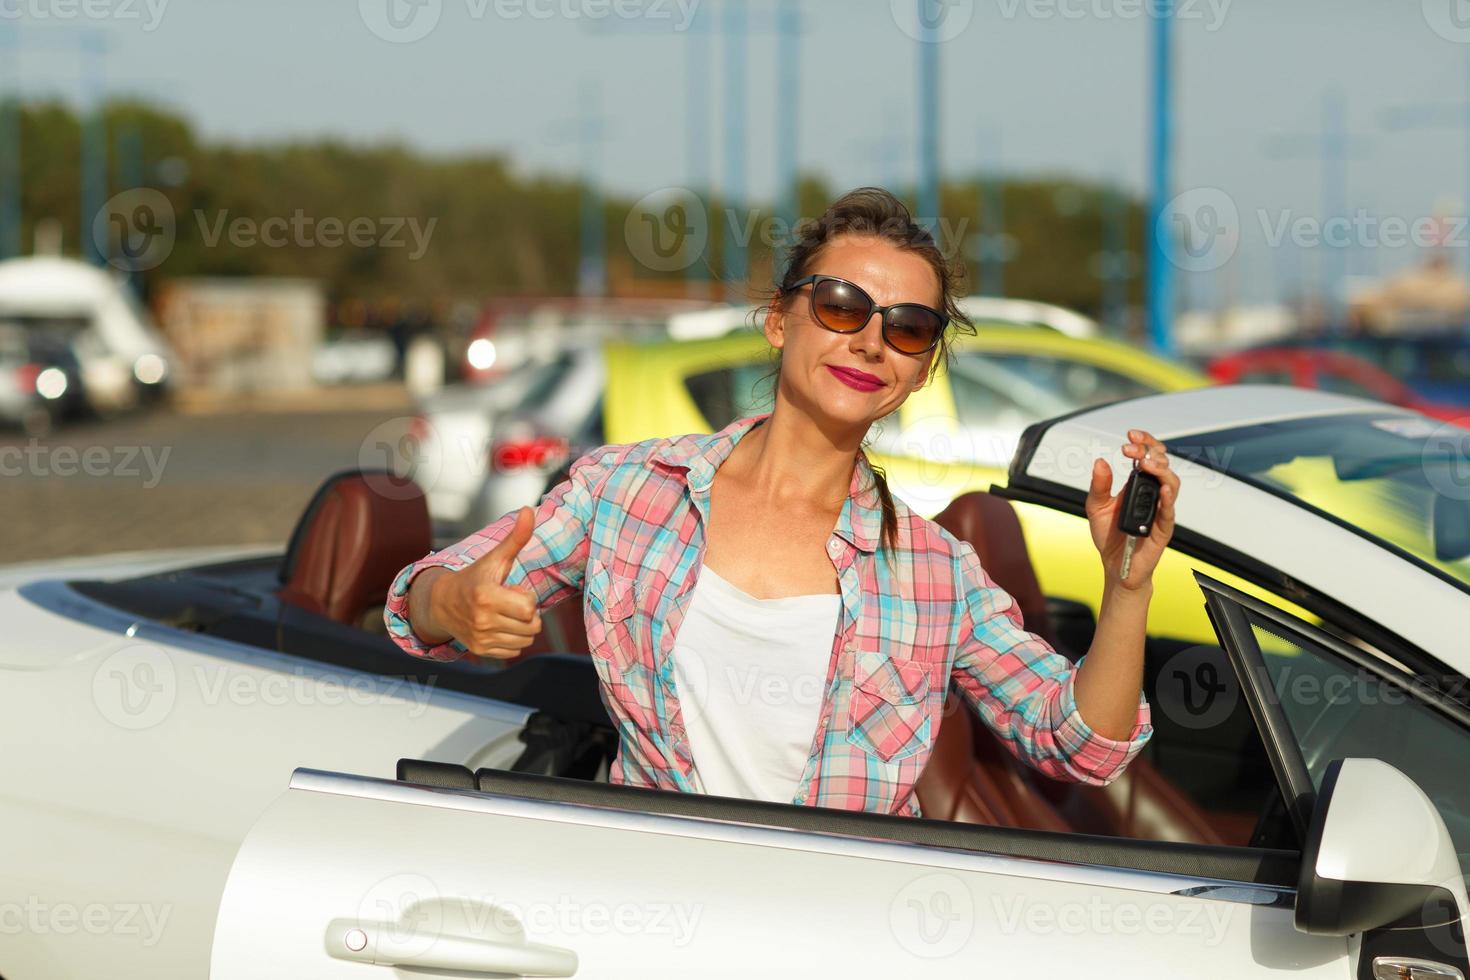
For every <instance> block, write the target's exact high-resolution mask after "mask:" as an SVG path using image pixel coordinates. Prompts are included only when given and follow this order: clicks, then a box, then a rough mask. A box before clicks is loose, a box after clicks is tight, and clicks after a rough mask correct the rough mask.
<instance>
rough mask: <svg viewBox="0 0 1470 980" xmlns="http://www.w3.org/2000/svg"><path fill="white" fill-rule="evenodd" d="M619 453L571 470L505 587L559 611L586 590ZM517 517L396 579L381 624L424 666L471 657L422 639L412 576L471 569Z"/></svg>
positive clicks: (454, 646)
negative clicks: (600, 504) (593, 531)
mask: <svg viewBox="0 0 1470 980" xmlns="http://www.w3.org/2000/svg"><path fill="white" fill-rule="evenodd" d="M618 448H620V447H608V446H604V447H602V448H601V449H596V450H593V451H592V452H590V453H587V454H586V455H585V456H582V457H580V458H579V459H578V460H577V461H576V462H574V463H573V464H572V466H571V470H570V473H569V475H568V478H567V479H566V480H564V481H562V482H561V483H559V484H557V485H556V486H555V487H553V488H552V489H551V490H550V492H548V493H547V494H546V496H544V497H542V498H541V502H540V503H539V504H538V505H537V506H536V510H535V525H536V526H535V529H534V530H533V531H532V532H531V539H530V540H529V541H527V542H526V546H525V547H524V548H522V549H521V550H520V553H519V554H518V555H517V556H516V560H515V562H514V563H513V565H512V566H511V570H510V572H509V573H508V574H507V575H506V578H505V584H506V585H525V586H527V587H528V588H530V589H531V590H532V591H534V592H535V593H536V604H537V606H538V608H541V609H545V608H546V607H548V606H552V605H555V604H556V603H557V602H559V601H561V600H562V599H564V598H566V597H567V596H569V595H571V594H573V593H574V592H576V591H577V590H578V589H580V588H581V587H582V576H583V573H584V572H585V570H586V566H587V548H588V529H589V528H590V527H591V526H592V513H593V508H594V506H595V495H596V492H597V489H598V487H599V486H600V484H601V481H602V479H603V477H604V476H605V475H606V473H607V470H608V466H609V463H610V461H611V460H612V459H613V458H614V457H615V456H616V450H617V449H618ZM516 513H517V512H516V511H512V512H511V513H509V514H506V515H504V516H503V517H501V518H499V519H498V520H496V521H494V522H492V523H490V524H488V525H486V526H485V527H483V528H481V529H480V530H479V531H476V532H475V533H474V534H471V535H470V536H469V537H467V538H465V539H463V540H462V541H459V542H458V543H456V544H452V545H450V546H449V547H447V548H443V549H441V550H439V551H436V552H431V553H430V554H428V555H425V556H424V557H423V558H420V559H419V560H418V561H416V562H414V563H413V564H411V565H409V566H408V567H407V568H404V569H403V570H402V571H400V572H399V573H398V574H397V575H396V576H395V577H394V579H393V584H392V586H391V587H390V588H389V589H388V601H387V605H386V608H385V609H384V610H383V621H384V622H385V623H386V624H387V627H388V635H389V636H391V637H392V638H393V642H395V643H397V644H398V646H400V647H401V648H402V649H403V650H404V651H405V652H407V653H411V654H413V655H414V656H416V657H423V658H424V659H426V660H457V659H459V658H460V657H461V656H463V655H464V654H466V653H468V652H469V651H468V650H467V649H466V648H465V646H464V645H463V644H462V643H460V642H459V641H458V640H455V639H452V638H451V639H450V640H448V641H447V642H444V643H439V644H428V643H425V642H424V641H423V640H421V639H419V637H418V635H417V634H416V633H414V631H413V626H412V624H411V623H409V621H408V590H409V587H410V586H411V585H412V584H413V580H414V576H416V575H418V574H419V572H422V571H423V570H424V569H426V568H432V567H434V566H436V565H437V566H442V567H444V568H449V569H452V570H455V571H458V570H459V569H461V568H464V567H466V566H468V565H470V564H473V563H474V562H475V561H476V560H478V559H479V558H481V557H482V556H483V555H485V554H486V553H487V552H489V551H490V550H491V549H492V548H494V547H495V546H496V545H497V544H499V543H500V542H501V541H502V540H504V539H505V537H506V535H508V534H509V533H510V531H511V529H512V528H513V527H514V526H515V521H516Z"/></svg>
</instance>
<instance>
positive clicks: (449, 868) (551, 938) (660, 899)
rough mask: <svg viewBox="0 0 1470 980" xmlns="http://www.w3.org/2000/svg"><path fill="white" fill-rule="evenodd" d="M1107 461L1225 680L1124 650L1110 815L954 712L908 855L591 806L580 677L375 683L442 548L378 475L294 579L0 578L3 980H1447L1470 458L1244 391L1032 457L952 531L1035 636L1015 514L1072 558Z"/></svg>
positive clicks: (1094, 798) (755, 822)
mask: <svg viewBox="0 0 1470 980" xmlns="http://www.w3.org/2000/svg"><path fill="white" fill-rule="evenodd" d="M1131 427H1143V428H1146V429H1149V430H1151V431H1152V432H1154V433H1155V434H1157V435H1159V436H1160V437H1161V438H1163V439H1164V440H1165V441H1166V442H1167V443H1169V446H1170V454H1171V457H1173V458H1174V460H1175V465H1176V466H1177V468H1178V469H1179V470H1180V472H1181V478H1182V479H1183V482H1184V484H1185V486H1184V492H1183V494H1182V496H1181V500H1180V507H1179V513H1178V523H1179V527H1178V531H1177V532H1176V537H1175V542H1174V543H1175V546H1176V549H1177V551H1178V552H1179V554H1177V555H1173V556H1171V557H1170V560H1171V561H1177V562H1179V563H1184V562H1188V563H1189V564H1190V566H1191V567H1192V568H1193V569H1194V576H1193V579H1194V581H1195V583H1196V585H1195V586H1193V588H1194V589H1195V593H1194V595H1193V597H1192V598H1190V599H1189V600H1188V603H1189V604H1190V605H1192V607H1193V608H1196V609H1198V608H1199V607H1200V606H1201V605H1203V606H1204V607H1206V608H1207V609H1208V613H1209V617H1210V621H1211V622H1212V623H1213V625H1214V626H1215V628H1216V630H1217V632H1218V636H1219V643H1218V645H1208V646H1187V645H1185V644H1182V643H1169V642H1164V641H1151V642H1150V645H1149V649H1148V658H1147V665H1146V677H1145V686H1146V691H1147V694H1148V698H1149V701H1150V704H1151V705H1152V706H1153V722H1154V726H1155V734H1154V737H1153V739H1152V740H1151V741H1150V743H1149V745H1148V747H1147V749H1146V750H1145V752H1144V754H1143V755H1141V756H1140V757H1139V758H1138V759H1137V760H1135V762H1134V763H1133V765H1131V766H1130V767H1129V769H1128V771H1127V772H1126V773H1124V775H1123V776H1122V777H1120V778H1119V779H1118V780H1117V781H1115V782H1114V783H1112V784H1111V785H1109V786H1108V787H1086V786H1078V785H1070V784H1062V783H1055V782H1051V781H1049V780H1046V779H1042V778H1040V777H1039V776H1037V775H1036V774H1035V773H1032V772H1031V771H1030V770H1027V769H1025V767H1024V766H1022V765H1020V764H1019V763H1017V762H1016V761H1015V760H1014V759H1012V758H1010V757H1009V755H1008V754H1007V753H1006V752H1005V751H1004V750H1003V749H999V748H998V743H997V742H996V740H995V739H993V738H992V737H991V736H990V734H989V732H988V730H987V729H986V728H985V727H984V726H983V725H980V724H977V723H974V722H972V720H971V719H970V718H969V716H968V715H967V714H966V713H964V712H957V713H949V714H947V715H946V716H945V720H944V724H943V727H942V729H941V734H940V736H939V739H938V742H937V743H936V745H935V747H934V750H933V752H932V754H931V756H930V758H929V760H928V766H927V768H926V770H925V775H924V777H923V779H922V780H921V783H920V787H919V792H920V802H921V805H922V806H923V810H924V813H925V817H924V818H921V819H914V818H901V817H891V816H885V815H878V814H862V813H849V812H841V811H829V810H824V809H819V808H814V807H803V806H794V805H783V804H771V803H759V802H750V801H740V800H731V799H724V798H719V797H706V796H694V795H681V794H677V793H667V792H661V791H653V790H643V789H637V788H631V787H622V786H611V785H608V784H607V782H606V773H607V764H608V761H609V757H610V753H611V752H612V751H613V749H614V746H615V739H614V734H613V732H612V731H611V730H609V728H608V726H607V719H606V716H605V714H604V713H603V709H602V705H601V702H600V700H599V698H598V693H597V688H596V678H595V674H594V672H593V670H592V667H591V664H590V662H589V661H588V660H587V658H585V657H583V656H580V655H578V654H576V653H563V652H543V653H539V654H537V655H530V656H526V657H523V658H522V659H520V660H519V661H517V662H515V663H513V664H510V665H506V666H503V667H498V666H486V665H481V664H475V663H458V664H433V663H426V662H420V661H417V660H414V659H413V658H410V657H407V656H406V655H403V654H401V653H400V652H399V651H398V650H397V648H396V647H394V646H393V645H392V644H391V643H390V642H389V641H388V639H387V638H386V637H385V636H384V635H383V634H382V631H381V629H380V628H377V629H375V628H374V617H375V615H378V616H380V614H381V603H382V596H383V592H384V589H385V587H386V584H387V580H388V577H389V576H391V574H392V573H393V572H394V571H396V570H397V568H398V567H400V566H401V565H402V564H405V563H406V562H407V560H409V559H410V558H413V557H416V556H417V555H418V554H422V553H423V551H424V550H425V549H426V548H427V546H428V545H427V538H428V534H429V530H428V521H427V513H426V511H425V508H424V506H423V501H422V498H421V497H420V496H417V495H416V492H415V491H413V490H412V489H411V488H410V487H408V486H406V485H404V484H402V483H399V482H398V481H395V480H393V479H391V478H389V477H387V476H386V475H372V474H369V475H365V476H364V475H348V476H344V477H342V478H341V479H337V480H334V481H332V482H330V483H329V485H328V486H327V487H325V488H324V489H323V491H322V492H321V493H320V494H319V495H318V497H317V498H316V499H315V500H314V501H313V504H312V506H311V507H310V508H308V511H307V513H306V514H305V515H304V517H303V519H302V522H301V524H300V526H299V527H298V530H297V532H296V534H295V535H293V538H292V541H291V543H290V545H289V547H288V549H287V550H286V552H285V554H284V556H282V555H281V554H279V553H277V554H259V553H236V554H231V555H223V554H214V555H209V556H203V555H194V556H184V555H178V554H174V555H160V556H149V557H137V556H134V557H130V558H126V559H123V558H119V559H117V560H114V561H110V562H99V561H86V562H72V563H69V564H57V565H50V566H31V567H28V568H17V569H11V570H8V571H7V572H6V573H5V576H4V577H3V578H0V590H3V591H0V614H3V618H4V622H5V623H6V627H7V628H6V631H5V634H4V636H3V637H0V670H3V678H4V679H3V683H0V725H3V726H4V732H5V735H6V738H5V752H4V754H3V762H0V766H3V769H0V786H3V787H4V791H3V794H0V827H3V830H4V833H3V835H0V977H3V978H4V980H71V978H87V980H91V978H94V977H100V976H107V977H139V978H144V977H146V978H148V980H161V978H166V977H178V978H185V977H187V978H190V980H194V978H198V977H201V976H204V975H206V973H207V974H208V975H209V976H212V977H214V978H216V980H236V978H247V977H248V978H273V980H274V978H281V977H299V978H306V977H310V978H313V980H318V978H321V980H326V978H370V977H374V976H382V977H385V978H386V977H406V976H447V977H480V976H507V975H509V976H517V975H521V976H577V977H588V978H624V977H629V976H639V977H646V978H658V977H670V978H674V977H677V978H680V980H685V978H688V977H725V976H728V977H748V976H764V975H770V976H806V977H813V976H815V977H825V976H839V977H875V976H883V977H907V976H913V975H917V974H920V973H922V975H924V976H926V977H936V978H938V977H957V978H958V977H964V978H967V980H968V978H973V977H977V976H986V977H989V976H1008V977H1009V976H1014V977H1058V976H1085V977H1092V978H1097V977H1119V978H1122V977H1130V978H1132V977H1159V978H1178V977H1191V978H1206V977H1219V978H1228V980H1245V978H1252V977H1287V976H1290V977H1294V978H1308V977H1331V978H1335V980H1343V978H1349V977H1352V978H1419V980H1428V978H1436V980H1443V978H1460V980H1463V978H1464V977H1465V975H1466V974H1467V973H1470V964H1467V961H1466V951H1465V937H1464V921H1465V915H1466V912H1467V909H1470V904H1467V898H1466V889H1465V879H1464V875H1463V867H1464V863H1465V859H1466V857H1467V856H1470V779H1467V771H1470V769H1467V762H1470V693H1467V688H1466V681H1465V678H1466V675H1467V673H1470V647H1467V645H1466V643H1465V640H1464V634H1465V631H1466V624H1470V595H1467V592H1470V573H1467V563H1466V558H1467V555H1470V503H1467V501H1470V479H1467V476H1470V457H1467V455H1466V446H1465V445H1464V444H1463V443H1462V442H1461V441H1460V440H1461V438H1462V437H1464V438H1470V432H1466V431H1464V430H1459V429H1453V428H1445V427H1441V426H1439V425H1438V424H1437V423H1434V422H1430V421H1428V420H1425V419H1424V418H1423V417H1421V416H1418V415H1415V414H1412V413H1409V412H1405V411H1403V410H1400V409H1396V408H1391V407H1388V406H1384V405H1380V404H1376V403H1372V402H1367V401H1362V400H1357V399H1351V398H1345V397H1338V396H1332V395H1327V394H1323V393H1318V392H1309V391H1300V390H1295V389H1282V388H1267V387H1256V388H1247V387H1235V388H1215V389H1204V390H1199V391H1191V392H1186V393H1179V394H1171V395H1161V396H1153V397H1148V398H1142V399H1136V400H1132V401H1128V402H1121V403H1115V404H1113V405H1109V406H1105V407H1101V408H1096V409H1090V410H1087V411H1084V412H1080V413H1077V414H1074V415H1072V416H1069V417H1064V418H1061V419H1056V420H1053V421H1051V422H1047V423H1043V424H1041V425H1038V426H1035V427H1033V428H1032V429H1031V430H1029V431H1028V432H1027V435H1026V437H1025V439H1024V440H1023V442H1022V445H1021V448H1020V450H1019V451H1018V454H1017V457H1016V459H1015V461H1014V463H1013V466H1012V470H1011V475H1010V479H1009V481H1008V486H1007V487H1005V488H998V489H997V490H996V491H995V493H996V494H997V496H991V495H975V496H974V497H972V498H961V500H960V501H957V502H956V504H955V505H954V506H953V507H952V508H951V510H950V511H947V512H946V515H941V518H940V519H941V520H942V521H949V522H952V523H953V527H954V528H956V529H958V531H959V532H960V533H964V534H965V535H966V536H967V537H970V538H971V539H972V540H977V542H978V543H977V548H978V550H980V553H981V557H982V561H984V562H985V564H986V566H987V568H990V569H992V570H993V572H992V573H993V574H994V575H995V577H996V578H997V580H998V581H1000V582H1001V584H1002V585H1004V586H1005V587H1006V588H1007V589H1009V590H1011V591H1012V593H1013V594H1014V595H1016V597H1017V598H1018V600H1019V601H1021V603H1022V606H1023V608H1024V609H1025V610H1026V613H1027V622H1028V624H1029V625H1031V627H1032V628H1033V629H1036V630H1037V631H1038V632H1043V633H1047V632H1059V631H1053V630H1052V626H1051V622H1050V621H1049V616H1051V615H1053V614H1055V613H1057V612H1059V611H1062V610H1060V608H1059V607H1058V606H1055V605H1053V606H1052V607H1050V608H1049V607H1048V604H1047V602H1046V600H1045V598H1044V597H1043V596H1042V594H1041V590H1040V588H1039V587H1038V584H1037V582H1036V580H1035V576H1034V574H1033V573H1032V572H1031V569H1030V567H1029V563H1028V562H1027V561H1026V560H1025V551H1024V546H1023V544H1022V543H1021V541H1020V538H1019V535H1018V534H1017V533H1016V527H1015V521H1014V515H1013V513H1012V512H1011V510H1010V505H1009V504H1007V503H1005V502H1004V501H1002V500H1001V499H1000V497H1009V498H1011V499H1012V500H1014V501H1018V502H1019V506H1025V507H1048V508H1051V509H1053V510H1054V511H1055V512H1056V514H1057V517H1056V519H1057V520H1059V521H1074V522H1080V520H1081V518H1080V517H1078V516H1077V515H1079V514H1080V512H1081V507H1082V501H1083V494H1084V489H1085V486H1086V481H1087V477H1088V465H1087V464H1088V462H1090V460H1091V458H1092V456H1093V455H1094V454H1096V453H1099V452H1101V453H1112V454H1114V457H1113V458H1114V462H1115V464H1121V462H1122V457H1121V456H1120V455H1117V454H1116V450H1117V448H1118V447H1119V445H1121V443H1122V442H1123V441H1124V436H1123V434H1124V433H1125V431H1126V430H1127V429H1128V428H1131ZM1077 533H1085V532H1083V531H1082V529H1081V528H1080V527H1079V528H1077ZM1161 570H1162V566H1161ZM1166 601H1168V602H1174V601H1180V602H1183V601H1184V600H1180V599H1176V598H1174V597H1172V594H1166V591H1165V590H1162V589H1161V590H1160V591H1159V592H1158V593H1157V594H1156V608H1155V614H1156V615H1165V614H1167V613H1168V612H1169V610H1167V609H1160V608H1158V604H1159V603H1161V602H1166ZM571 605H572V604H570V603H568V604H565V605H564V606H563V607H562V608H563V609H566V608H568V607H569V606H571ZM1073 613H1074V614H1075V610H1073ZM579 615H580V611H579V610H577V609H575V608H573V609H572V610H571V615H570V616H556V615H550V616H548V617H547V618H546V621H547V627H548V628H547V631H546V632H547V633H548V634H549V636H548V645H549V646H560V647H564V648H566V649H568V650H574V649H575V648H576V637H575V636H574V635H573V634H574V633H575V625H576V623H577V617H578V616H579ZM1072 619H1073V620H1074V622H1073V629H1072V634H1073V636H1074V638H1075V634H1076V628H1075V627H1076V624H1075V619H1076V617H1075V615H1073V617H1072ZM569 624H570V626H571V627H572V629H570V630H567V629H565V627H567V626H568V625H569ZM1082 639H1084V640H1085V637H1083V638H1082ZM1077 645H1078V644H1076V643H1075V642H1074V643H1073V644H1072V646H1073V649H1072V650H1071V651H1070V652H1072V653H1074V654H1075V652H1076V647H1077ZM1058 646H1059V648H1062V649H1064V652H1067V651H1066V648H1067V646H1068V644H1066V643H1062V642H1060V640H1059V641H1058Z"/></svg>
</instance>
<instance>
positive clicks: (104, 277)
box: [0, 255, 176, 415]
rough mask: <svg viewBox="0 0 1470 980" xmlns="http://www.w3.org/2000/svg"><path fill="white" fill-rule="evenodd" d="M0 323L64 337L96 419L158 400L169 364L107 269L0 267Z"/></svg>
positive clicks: (164, 346) (12, 262)
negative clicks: (73, 355) (97, 414)
mask: <svg viewBox="0 0 1470 980" xmlns="http://www.w3.org/2000/svg"><path fill="white" fill-rule="evenodd" d="M0 317H3V318H4V319H6V320H7V321H9V322H12V323H19V324H21V325H23V326H25V327H26V328H27V329H31V330H36V331H42V332H47V333H51V334H56V335H63V336H65V337H66V338H67V339H68V340H69V342H70V343H71V346H72V349H73V351H74V353H75V354H76V358H77V360H78V362H79V364H80V369H81V381H82V388H83V390H84V391H85V393H86V398H87V402H88V404H89V405H90V407H91V408H92V409H93V410H95V411H97V412H99V413H100V414H104V415H105V414H110V413H112V412H117V411H122V410H124V409H128V408H131V407H133V406H134V405H136V404H138V403H139V401H147V400H150V399H152V398H155V397H158V396H160V395H162V394H163V393H164V392H165V391H166V390H167V389H168V387H169V386H170V384H171V383H172V381H173V380H174V379H173V375H174V371H175V366H176V362H175V358H174V354H173V352H172V351H171V350H170V348H169V346H168V343H167V342H166V341H165V340H164V338H163V335H162V334H161V333H160V332H159V330H158V328H157V326H156V325H155V324H154V323H153V320H152V318H151V317H150V316H149V314H148V311H147V310H145V309H144V308H143V306H142V305H141V304H140V303H139V302H138V301H137V299H136V298H135V297H134V296H133V293H132V291H131V290H130V289H128V288H127V286H126V284H125V283H123V282H122V281H121V280H120V279H118V278H116V277H115V276H114V275H113V274H112V273H111V272H110V271H109V270H105V269H99V268H97V267H96V266H92V265H88V264H87V263H85V262H81V261H78V260H76V259H68V258H61V257H59V256H51V255H37V256H28V257H24V258H17V259H8V260H6V261H3V262H0Z"/></svg>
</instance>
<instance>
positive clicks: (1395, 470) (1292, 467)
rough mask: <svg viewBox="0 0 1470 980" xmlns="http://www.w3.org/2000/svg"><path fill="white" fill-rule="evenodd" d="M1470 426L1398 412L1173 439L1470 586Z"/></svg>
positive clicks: (1180, 450) (1186, 450)
mask: <svg viewBox="0 0 1470 980" xmlns="http://www.w3.org/2000/svg"><path fill="white" fill-rule="evenodd" d="M1467 448H1470V431H1467V430H1465V429H1462V428H1460V427H1457V426H1453V425H1449V424H1447V423H1440V422H1438V421H1436V420H1433V419H1428V418H1425V417H1424V416H1422V415H1412V414H1406V413H1403V412H1393V411H1370V412H1365V413H1362V414H1353V415H1343V416H1327V417H1322V418H1307V419H1292V420H1285V421H1274V422H1263V423H1259V424H1253V425H1246V426H1240V427H1238V428H1233V429H1223V430H1220V431H1218V432H1208V433H1195V434H1192V435H1190V436H1188V437H1181V438H1176V439H1171V440H1170V442H1169V455H1170V456H1173V457H1178V458H1180V459H1188V460H1190V461H1192V462H1195V463H1199V464H1201V465H1203V466H1206V467H1209V468H1211V469H1217V470H1222V471H1224V472H1226V473H1229V474H1230V475H1231V476H1234V477H1236V478H1237V479H1241V480H1244V481H1247V482H1250V483H1254V484H1257V485H1259V486H1261V487H1264V488H1266V489H1268V490H1270V491H1271V492H1273V493H1276V494H1277V495H1279V496H1281V497H1283V498H1285V499H1287V500H1290V501H1291V502H1293V503H1295V504H1298V505H1300V506H1302V507H1305V508H1311V509H1313V510H1316V511H1318V512H1320V513H1322V514H1324V515H1326V516H1328V517H1330V518H1331V519H1333V520H1335V521H1336V522H1338V523H1340V524H1343V525H1346V526H1348V527H1351V528H1352V529H1353V530H1355V531H1356V532H1358V533H1360V534H1362V535H1364V536H1365V537H1370V538H1374V539H1377V540H1379V541H1382V542H1386V543H1387V544H1389V545H1392V546H1393V547H1395V548H1397V549H1400V550H1401V551H1403V552H1406V553H1407V554H1408V556H1410V557H1412V559H1414V560H1416V561H1418V562H1419V563H1421V564H1423V565H1424V566H1426V567H1429V568H1432V569H1436V570H1438V571H1440V572H1442V573H1444V577H1445V578H1446V579H1447V580H1449V581H1453V582H1454V583H1455V584H1456V585H1458V586H1459V587H1460V588H1462V589H1465V590H1466V591H1470V493H1467V487H1470V454H1467Z"/></svg>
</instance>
